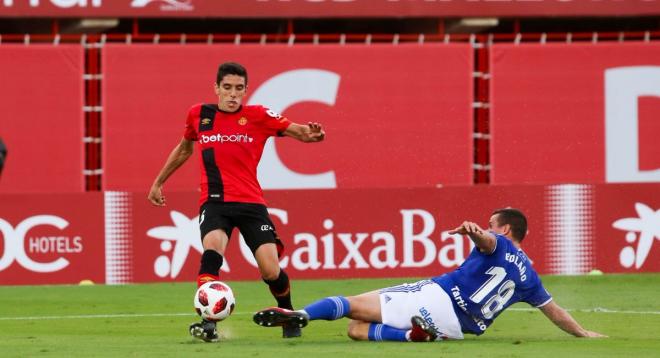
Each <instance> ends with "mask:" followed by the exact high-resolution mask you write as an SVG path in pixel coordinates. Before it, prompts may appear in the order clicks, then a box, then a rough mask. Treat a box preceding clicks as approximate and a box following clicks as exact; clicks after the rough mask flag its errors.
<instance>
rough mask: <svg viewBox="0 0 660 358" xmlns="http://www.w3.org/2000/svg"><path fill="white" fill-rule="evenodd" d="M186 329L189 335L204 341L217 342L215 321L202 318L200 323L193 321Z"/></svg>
mask: <svg viewBox="0 0 660 358" xmlns="http://www.w3.org/2000/svg"><path fill="white" fill-rule="evenodd" d="M188 330H189V331H190V335H191V336H193V337H195V338H198V339H201V340H203V341H204V342H217V341H218V340H219V338H218V330H217V328H216V323H215V322H212V321H207V320H202V322H200V323H193V324H191V325H190V327H189V328H188Z"/></svg>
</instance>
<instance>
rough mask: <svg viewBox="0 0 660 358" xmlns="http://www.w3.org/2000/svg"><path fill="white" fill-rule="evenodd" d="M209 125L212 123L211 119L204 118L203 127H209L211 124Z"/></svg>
mask: <svg viewBox="0 0 660 358" xmlns="http://www.w3.org/2000/svg"><path fill="white" fill-rule="evenodd" d="M209 123H211V119H210V118H204V119H202V124H203V125H207V124H209Z"/></svg>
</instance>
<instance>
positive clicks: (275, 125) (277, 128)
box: [261, 107, 291, 136]
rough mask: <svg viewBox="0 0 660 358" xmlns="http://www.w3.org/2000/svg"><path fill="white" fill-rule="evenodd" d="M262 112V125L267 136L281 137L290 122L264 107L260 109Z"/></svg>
mask: <svg viewBox="0 0 660 358" xmlns="http://www.w3.org/2000/svg"><path fill="white" fill-rule="evenodd" d="M261 110H262V111H263V117H262V118H263V124H264V128H265V130H266V133H267V134H268V135H269V136H275V135H277V136H281V135H282V133H284V131H285V130H286V129H287V128H289V126H290V125H291V121H290V120H289V119H288V118H286V117H284V116H282V115H281V114H279V113H277V112H274V111H272V110H270V109H268V108H266V107H261Z"/></svg>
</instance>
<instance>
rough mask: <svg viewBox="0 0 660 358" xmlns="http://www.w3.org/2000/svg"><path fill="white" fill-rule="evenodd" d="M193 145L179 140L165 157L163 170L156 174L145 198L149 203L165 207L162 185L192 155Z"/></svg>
mask: <svg viewBox="0 0 660 358" xmlns="http://www.w3.org/2000/svg"><path fill="white" fill-rule="evenodd" d="M193 144H194V142H193V141H191V140H188V139H186V138H183V139H181V142H180V143H179V144H178V145H177V146H176V147H174V150H172V152H171V153H170V155H169V157H167V161H166V162H165V165H163V168H162V169H161V170H160V173H158V176H157V177H156V180H154V183H153V184H152V185H151V189H150V190H149V196H148V197H147V198H148V199H149V201H150V202H151V203H152V204H154V205H157V206H165V197H164V196H163V191H162V189H163V184H165V181H166V180H167V178H169V177H170V175H172V173H174V172H175V171H176V170H177V169H179V167H180V166H181V165H183V163H185V162H186V160H188V158H190V156H191V155H192V153H193Z"/></svg>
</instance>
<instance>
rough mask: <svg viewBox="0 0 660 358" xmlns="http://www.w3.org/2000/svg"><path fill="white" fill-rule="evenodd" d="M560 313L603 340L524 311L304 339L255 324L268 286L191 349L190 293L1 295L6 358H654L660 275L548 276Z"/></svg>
mask: <svg viewBox="0 0 660 358" xmlns="http://www.w3.org/2000/svg"><path fill="white" fill-rule="evenodd" d="M404 281H413V279H408V280H402V279H384V280H383V279H380V280H355V279H352V280H334V281H326V280H324V281H302V280H299V281H294V291H293V293H294V303H295V304H296V305H297V306H302V305H304V304H306V303H309V302H311V301H313V300H315V299H317V298H321V297H324V296H328V295H336V294H343V295H350V294H357V293H360V292H363V291H367V290H371V289H376V288H380V287H385V286H388V285H392V284H398V283H402V282H404ZM543 282H544V284H545V286H546V288H547V289H548V291H550V293H551V294H552V295H553V296H554V297H555V300H556V302H557V303H559V304H560V305H561V306H563V307H565V308H568V309H571V310H572V314H573V316H574V317H575V318H576V319H577V320H578V321H579V322H580V323H581V324H582V325H583V326H584V327H585V328H588V329H590V330H594V331H598V332H601V333H604V334H607V335H609V336H610V338H606V339H577V338H573V337H571V336H569V335H568V334H566V333H564V332H562V331H561V330H559V329H558V328H556V327H555V326H554V325H553V324H552V323H550V321H548V320H547V319H546V318H545V316H543V314H542V313H540V312H538V311H537V310H533V309H532V310H530V309H528V308H529V306H527V305H525V304H518V305H514V306H513V307H512V309H509V310H507V311H506V312H504V313H502V314H501V315H500V317H499V318H498V319H497V320H496V322H495V323H494V324H493V325H492V326H491V327H490V328H489V329H488V331H487V332H486V333H485V334H484V335H482V336H480V337H475V336H467V337H466V339H465V340H463V341H450V342H436V343H423V344H412V343H394V342H379V343H374V342H353V341H351V340H350V339H349V338H348V337H347V336H346V333H345V331H346V324H347V320H345V319H344V320H339V321H334V322H325V321H316V322H312V323H311V324H310V326H308V327H307V328H305V329H304V331H303V337H302V338H299V339H286V340H285V339H282V338H281V330H280V329H279V328H263V327H259V326H256V325H255V324H254V323H252V313H253V312H254V311H256V310H258V309H260V308H263V307H265V306H269V305H271V304H272V302H273V299H272V298H271V297H270V294H269V292H268V289H267V288H266V287H265V285H264V284H263V283H262V282H229V284H230V285H231V286H232V288H233V290H234V292H235V295H236V300H237V307H236V310H235V311H234V314H233V315H232V316H231V317H230V318H229V319H228V320H226V321H225V322H222V323H221V326H220V327H221V335H222V336H223V341H222V342H220V343H215V344H210V343H202V342H198V341H194V340H193V339H191V338H190V337H189V336H188V333H187V327H188V324H190V323H191V322H193V321H196V320H197V316H196V315H195V314H194V312H193V310H192V295H193V291H194V284H193V283H185V284H180V283H177V284H146V285H126V286H103V285H95V286H0V356H2V357H30V356H39V357H73V356H75V357H92V356H111V357H144V356H154V357H156V356H157V357H175V356H192V355H199V356H211V355H212V356H216V357H219V356H222V357H273V356H279V357H314V358H317V357H329V356H334V357H337V358H338V357H346V356H359V357H376V356H378V357H383V356H387V357H388V358H389V357H398V356H411V357H437V356H443V357H451V356H456V357H523V356H524V357H553V358H558V357H562V358H563V357H624V356H625V357H658V356H660V353H659V352H660V339H658V332H659V331H660V299H659V294H660V289H659V288H660V274H644V275H604V276H547V277H544V278H543Z"/></svg>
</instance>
